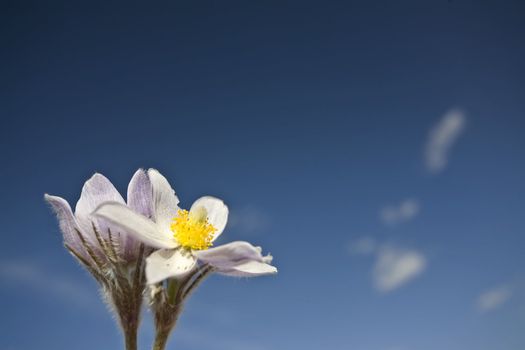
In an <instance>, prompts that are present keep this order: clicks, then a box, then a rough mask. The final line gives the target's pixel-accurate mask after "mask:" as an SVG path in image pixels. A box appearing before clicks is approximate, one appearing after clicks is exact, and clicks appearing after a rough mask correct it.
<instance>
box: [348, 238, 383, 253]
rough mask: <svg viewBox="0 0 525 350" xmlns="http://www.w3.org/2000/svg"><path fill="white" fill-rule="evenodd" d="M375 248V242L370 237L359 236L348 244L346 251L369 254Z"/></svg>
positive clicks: (373, 251)
mask: <svg viewBox="0 0 525 350" xmlns="http://www.w3.org/2000/svg"><path fill="white" fill-rule="evenodd" d="M376 249H377V242H376V240H375V239H374V238H372V237H368V236H365V237H361V238H359V239H357V240H355V241H351V242H350V243H349V244H348V253H350V254H351V255H371V254H374V253H375V251H376Z"/></svg>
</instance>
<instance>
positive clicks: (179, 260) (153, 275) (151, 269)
mask: <svg viewBox="0 0 525 350" xmlns="http://www.w3.org/2000/svg"><path fill="white" fill-rule="evenodd" d="M196 262H197V259H195V257H194V256H193V255H191V253H190V252H188V251H186V250H184V249H161V250H157V251H156V252H153V253H152V254H151V255H150V256H148V258H147V259H146V280H147V283H148V284H155V283H158V282H161V281H163V280H165V279H167V278H170V277H177V276H182V275H185V274H187V273H188V272H190V271H191V270H192V269H193V267H194V266H195V264H196Z"/></svg>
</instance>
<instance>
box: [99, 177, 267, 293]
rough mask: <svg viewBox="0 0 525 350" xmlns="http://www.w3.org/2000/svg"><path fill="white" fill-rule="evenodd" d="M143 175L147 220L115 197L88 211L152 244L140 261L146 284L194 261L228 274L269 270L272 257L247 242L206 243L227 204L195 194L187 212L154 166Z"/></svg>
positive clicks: (188, 267)
mask: <svg viewBox="0 0 525 350" xmlns="http://www.w3.org/2000/svg"><path fill="white" fill-rule="evenodd" d="M148 176H149V179H150V182H151V186H152V191H153V209H154V210H153V216H152V219H149V218H147V217H145V216H143V215H141V214H138V213H136V212H134V211H133V210H131V209H130V208H128V207H127V206H126V205H124V204H122V203H119V202H106V203H103V204H101V205H100V206H99V207H98V208H97V209H96V210H95V211H94V213H93V214H94V215H95V216H97V217H100V218H103V219H105V220H107V221H109V222H111V223H112V224H114V225H117V226H119V227H121V228H122V229H123V230H125V231H126V232H128V233H129V234H131V235H133V236H134V237H136V238H137V239H139V240H141V241H142V242H144V243H145V244H147V245H149V246H151V247H154V248H158V249H159V250H157V251H155V252H154V253H152V254H151V255H150V256H149V257H148V258H147V260H146V278H147V282H148V284H155V283H158V282H160V281H162V280H165V279H167V278H170V277H177V276H182V275H185V274H186V273H188V272H190V271H191V270H192V269H193V268H194V267H195V266H196V264H197V260H199V261H201V262H203V263H205V264H209V265H210V266H212V267H213V268H214V270H215V271H217V272H219V273H222V274H225V275H230V276H241V277H242V276H244V277H251V276H260V275H266V274H273V273H276V272H277V269H276V268H275V267H274V266H272V265H270V263H271V260H272V257H271V256H270V255H267V256H262V254H261V248H260V247H254V246H252V245H251V244H250V243H248V242H232V243H228V244H225V245H222V246H218V247H216V248H209V247H210V246H212V245H213V241H215V240H216V239H217V237H219V235H220V234H221V233H222V231H223V230H224V228H225V226H226V223H227V221H228V207H227V206H226V205H225V204H224V203H223V201H222V200H220V199H217V198H214V197H209V196H206V197H201V198H199V199H197V200H196V201H195V203H193V205H192V206H191V208H190V210H189V211H186V210H182V209H180V208H179V207H178V204H179V199H178V198H177V196H176V195H175V192H174V191H173V189H172V188H171V186H170V184H169V183H168V181H167V180H166V178H164V176H162V175H161V174H160V173H159V172H158V171H157V170H154V169H150V170H149V171H148Z"/></svg>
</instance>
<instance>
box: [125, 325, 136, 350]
mask: <svg viewBox="0 0 525 350" xmlns="http://www.w3.org/2000/svg"><path fill="white" fill-rule="evenodd" d="M124 338H125V342H126V350H137V328H136V327H131V328H130V329H126V330H125V331H124Z"/></svg>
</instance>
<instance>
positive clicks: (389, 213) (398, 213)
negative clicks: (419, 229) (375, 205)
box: [379, 198, 421, 226]
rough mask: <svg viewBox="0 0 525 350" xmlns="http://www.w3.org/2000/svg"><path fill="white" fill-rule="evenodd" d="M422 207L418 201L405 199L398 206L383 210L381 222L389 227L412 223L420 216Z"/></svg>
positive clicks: (387, 207)
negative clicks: (407, 222) (411, 221)
mask: <svg viewBox="0 0 525 350" xmlns="http://www.w3.org/2000/svg"><path fill="white" fill-rule="evenodd" d="M420 209H421V205H420V204H419V202H418V201H417V200H416V199H413V198H409V199H405V200H404V201H402V202H401V203H399V204H398V205H389V206H386V207H384V208H383V209H381V212H380V214H379V216H380V218H381V221H383V222H384V223H385V224H387V225H391V226H392V225H396V224H399V223H402V222H406V221H410V220H412V219H413V218H415V217H416V216H417V214H419V211H420Z"/></svg>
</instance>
